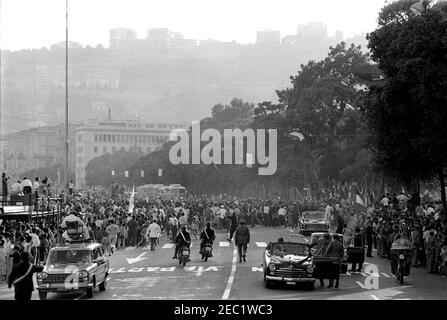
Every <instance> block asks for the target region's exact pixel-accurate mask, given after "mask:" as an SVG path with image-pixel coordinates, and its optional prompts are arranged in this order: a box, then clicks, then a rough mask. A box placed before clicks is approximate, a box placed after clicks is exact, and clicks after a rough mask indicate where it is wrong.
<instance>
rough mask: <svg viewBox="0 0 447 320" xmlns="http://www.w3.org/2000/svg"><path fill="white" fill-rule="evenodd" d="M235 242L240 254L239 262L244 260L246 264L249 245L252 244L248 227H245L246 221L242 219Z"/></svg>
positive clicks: (235, 235)
mask: <svg viewBox="0 0 447 320" xmlns="http://www.w3.org/2000/svg"><path fill="white" fill-rule="evenodd" d="M234 242H235V244H236V246H237V250H238V253H239V262H242V259H244V262H246V261H247V260H246V256H247V245H248V243H249V242H250V230H248V227H247V226H246V225H245V221H244V220H242V219H241V221H240V222H239V227H237V229H236V232H235V234H234Z"/></svg>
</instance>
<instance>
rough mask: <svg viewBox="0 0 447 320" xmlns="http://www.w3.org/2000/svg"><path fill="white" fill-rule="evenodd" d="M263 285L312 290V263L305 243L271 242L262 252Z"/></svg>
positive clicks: (313, 281) (308, 246)
mask: <svg viewBox="0 0 447 320" xmlns="http://www.w3.org/2000/svg"><path fill="white" fill-rule="evenodd" d="M263 269H264V283H265V286H266V288H271V287H272V285H273V284H274V283H285V284H288V285H300V284H302V285H303V286H305V287H307V288H308V289H309V290H312V289H313V288H314V283H315V278H314V277H313V273H314V262H313V258H312V255H311V251H310V245H309V244H308V243H306V242H290V240H289V242H271V243H269V244H268V246H267V248H266V249H265V252H264V264H263Z"/></svg>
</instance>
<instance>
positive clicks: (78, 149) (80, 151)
mask: <svg viewBox="0 0 447 320" xmlns="http://www.w3.org/2000/svg"><path fill="white" fill-rule="evenodd" d="M76 152H77V153H82V152H84V147H83V146H79V147H77V148H76Z"/></svg>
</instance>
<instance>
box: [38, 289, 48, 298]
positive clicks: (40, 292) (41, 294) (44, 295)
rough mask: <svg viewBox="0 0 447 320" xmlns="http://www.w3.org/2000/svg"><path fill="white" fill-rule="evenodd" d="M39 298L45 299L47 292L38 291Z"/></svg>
mask: <svg viewBox="0 0 447 320" xmlns="http://www.w3.org/2000/svg"><path fill="white" fill-rule="evenodd" d="M39 299H40V300H47V293H46V292H43V291H39Z"/></svg>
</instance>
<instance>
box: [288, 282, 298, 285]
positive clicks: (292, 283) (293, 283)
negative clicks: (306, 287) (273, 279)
mask: <svg viewBox="0 0 447 320" xmlns="http://www.w3.org/2000/svg"><path fill="white" fill-rule="evenodd" d="M286 284H291V285H295V284H296V282H292V281H287V282H286Z"/></svg>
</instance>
